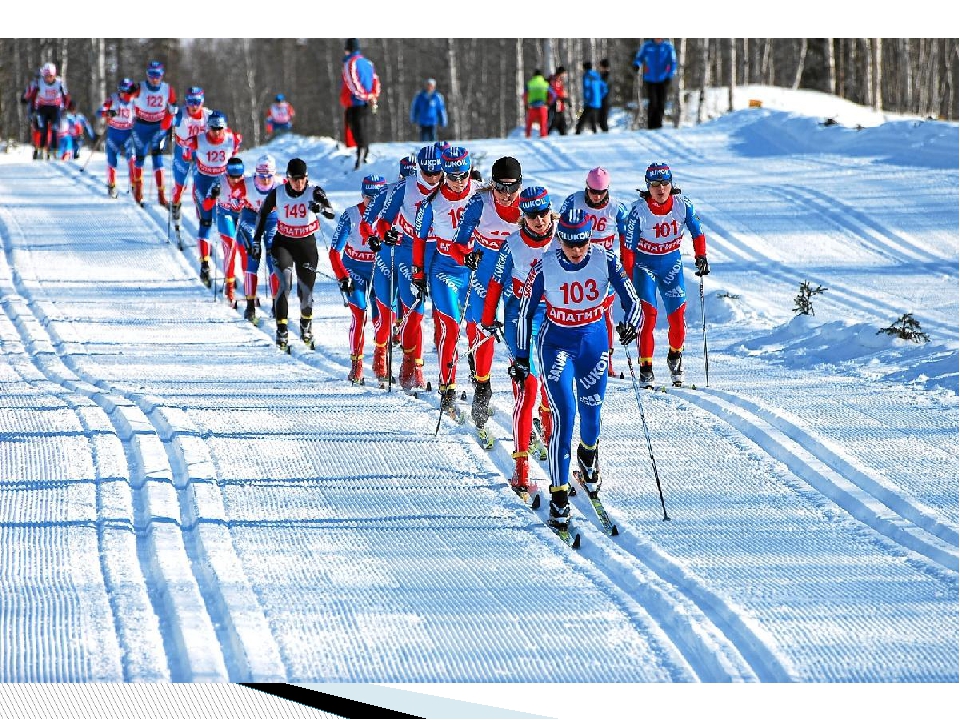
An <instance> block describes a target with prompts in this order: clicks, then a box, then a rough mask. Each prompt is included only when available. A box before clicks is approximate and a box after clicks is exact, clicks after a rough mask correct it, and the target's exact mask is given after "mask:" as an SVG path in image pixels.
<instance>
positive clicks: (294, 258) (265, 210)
mask: <svg viewBox="0 0 960 720" xmlns="http://www.w3.org/2000/svg"><path fill="white" fill-rule="evenodd" d="M211 120H212V118H211ZM274 210H275V211H276V213H277V233H276V235H274V237H273V243H272V244H271V246H270V247H267V251H268V252H269V253H270V254H271V255H273V262H274V266H275V270H274V272H275V273H276V275H277V276H278V278H279V280H280V285H279V287H278V289H277V296H276V302H275V307H274V309H275V313H276V319H277V347H278V348H280V349H281V350H285V351H286V352H290V339H289V332H288V330H287V314H288V297H289V295H290V290H291V289H292V288H293V278H294V275H296V278H297V291H298V293H297V294H298V295H299V297H300V339H301V340H303V342H304V343H305V344H306V345H307V346H308V347H310V348H311V349H312V348H313V346H314V341H313V286H314V283H316V280H317V262H318V260H319V258H320V256H319V254H318V252H317V237H316V235H315V234H314V233H316V232H317V230H319V229H320V218H318V217H317V213H322V214H323V216H324V217H325V218H328V219H332V218H334V217H336V216H335V214H334V212H333V209H332V207H331V205H330V201H329V200H328V199H327V194H326V193H325V192H324V191H323V188H322V187H320V186H319V185H311V184H310V181H309V178H308V176H307V163H306V162H304V161H303V160H302V159H300V158H291V159H290V161H289V162H288V163H287V182H286V183H284V184H282V185H278V186H277V187H276V188H274V189H273V190H271V191H270V192H269V193H268V194H267V196H266V197H265V198H264V200H263V205H261V206H260V213H259V215H258V216H257V229H256V231H255V232H254V235H253V242H254V244H259V243H260V241H261V239H262V238H263V236H264V231H265V230H266V225H267V218H268V216H269V215H270V213H271V212H273V211H274Z"/></svg>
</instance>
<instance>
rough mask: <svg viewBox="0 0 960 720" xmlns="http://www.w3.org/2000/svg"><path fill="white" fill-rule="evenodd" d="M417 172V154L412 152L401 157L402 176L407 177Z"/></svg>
mask: <svg viewBox="0 0 960 720" xmlns="http://www.w3.org/2000/svg"><path fill="white" fill-rule="evenodd" d="M416 172H417V156H416V155H414V154H413V153H410V154H409V155H407V156H406V157H402V158H400V177H402V178H405V177H409V176H410V175H413V174H414V173H416Z"/></svg>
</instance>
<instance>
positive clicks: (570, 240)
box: [557, 207, 593, 245]
mask: <svg viewBox="0 0 960 720" xmlns="http://www.w3.org/2000/svg"><path fill="white" fill-rule="evenodd" d="M591 235H593V224H592V223H591V222H590V218H589V217H587V216H586V215H584V213H583V210H581V209H580V208H577V207H571V208H567V209H566V210H565V211H564V212H563V214H562V215H560V219H559V220H558V221H557V237H558V238H559V239H560V241H561V242H564V243H566V244H567V245H586V244H587V243H588V242H590V236H591Z"/></svg>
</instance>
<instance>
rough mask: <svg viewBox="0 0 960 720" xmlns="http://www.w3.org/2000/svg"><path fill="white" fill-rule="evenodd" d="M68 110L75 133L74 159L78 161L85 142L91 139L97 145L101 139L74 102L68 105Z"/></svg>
mask: <svg viewBox="0 0 960 720" xmlns="http://www.w3.org/2000/svg"><path fill="white" fill-rule="evenodd" d="M67 110H68V111H69V113H70V115H71V116H72V117H71V127H72V131H73V159H74V160H77V159H79V158H80V150H81V149H82V148H83V145H84V141H85V140H87V139H89V140H90V141H91V142H94V143H95V142H96V141H97V140H99V139H100V136H99V135H98V134H97V132H96V131H95V130H94V129H93V126H92V125H91V124H90V121H89V120H87V116H86V115H84V114H83V113H82V112H80V111H79V110H77V105H76V103H75V102H74V101H73V100H71V101H70V103H69V104H68V105H67Z"/></svg>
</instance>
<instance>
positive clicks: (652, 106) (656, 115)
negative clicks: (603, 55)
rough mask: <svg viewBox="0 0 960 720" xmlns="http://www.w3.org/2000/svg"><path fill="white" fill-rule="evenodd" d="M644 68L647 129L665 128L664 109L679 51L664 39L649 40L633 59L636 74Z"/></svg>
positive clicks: (675, 69)
mask: <svg viewBox="0 0 960 720" xmlns="http://www.w3.org/2000/svg"><path fill="white" fill-rule="evenodd" d="M641 67H642V68H643V86H644V88H645V89H646V92H647V128H648V129H649V130H656V129H657V128H660V127H663V109H664V107H665V106H666V103H667V91H668V90H669V88H670V80H671V79H672V78H673V76H674V73H676V71H677V51H676V50H674V48H673V43H671V42H670V41H669V40H664V39H663V38H653V39H652V40H647V41H646V42H645V43H644V44H643V45H642V46H641V47H640V49H639V50H638V51H637V54H636V56H635V57H634V58H633V69H634V72H639V71H640V68H641Z"/></svg>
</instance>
